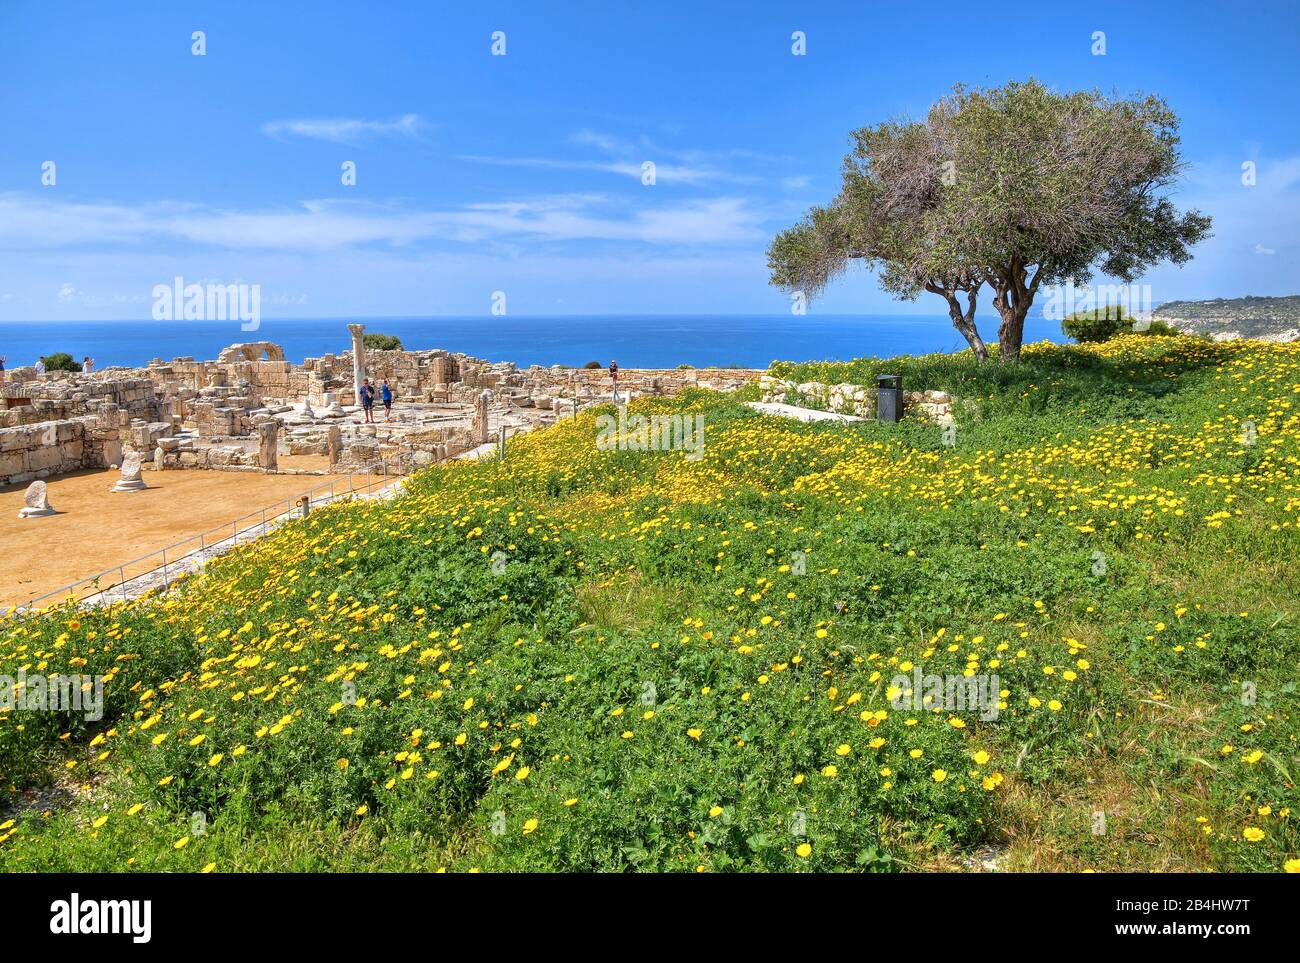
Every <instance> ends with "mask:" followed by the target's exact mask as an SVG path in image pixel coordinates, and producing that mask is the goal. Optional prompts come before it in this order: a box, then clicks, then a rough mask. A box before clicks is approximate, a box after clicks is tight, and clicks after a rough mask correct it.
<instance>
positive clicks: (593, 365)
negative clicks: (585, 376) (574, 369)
mask: <svg viewBox="0 0 1300 963" xmlns="http://www.w3.org/2000/svg"><path fill="white" fill-rule="evenodd" d="M583 367H584V368H586V369H588V370H589V371H594V370H595V369H597V368H599V367H601V364H600V362H599V361H588V362H587V363H586V364H584V365H583Z"/></svg>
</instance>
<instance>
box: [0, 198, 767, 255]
mask: <svg viewBox="0 0 1300 963" xmlns="http://www.w3.org/2000/svg"><path fill="white" fill-rule="evenodd" d="M764 219H765V218H764V215H763V214H761V213H760V212H758V211H756V210H754V209H753V208H752V207H751V206H750V204H749V203H748V202H747V201H746V200H744V199H741V198H735V197H718V198H711V199H703V200H692V201H686V202H679V203H676V204H664V205H656V204H647V205H646V206H644V207H637V206H634V205H631V204H628V203H627V202H616V201H615V200H614V199H612V198H608V197H606V196H604V195H600V194H561V195H551V196H547V197H541V198H532V199H527V200H522V201H505V202H493V203H480V204H469V205H463V206H461V207H458V208H452V209H446V210H419V209H413V208H407V207H399V206H396V205H385V204H372V203H365V202H356V201H338V200H318V201H304V202H302V203H300V204H298V205H296V206H292V207H283V208H272V209H258V210H224V209H216V208H210V207H205V206H202V205H197V204H182V203H176V202H170V201H159V202H149V203H145V204H142V205H139V206H134V207H133V206H128V205H122V204H111V203H104V204H97V203H64V202H62V201H56V200H52V199H50V198H48V197H46V196H43V195H32V194H21V193H9V194H0V249H10V250H19V251H28V250H31V249H33V248H66V247H71V246H80V245H91V244H100V245H120V244H127V245H140V246H143V245H148V244H151V243H152V244H155V245H156V244H157V243H158V242H174V241H178V240H179V241H185V242H189V243H193V244H197V245H208V246H214V247H223V248H232V249H259V248H261V249H267V248H272V249H286V250H302V251H312V250H324V249H333V248H344V247H354V246H361V245H371V244H379V245H389V246H394V247H402V246H406V245H414V244H425V243H440V242H461V243H476V242H483V241H503V242H504V241H509V240H521V241H583V240H602V241H626V242H640V243H646V244H675V245H686V246H699V245H719V244H741V243H750V242H756V241H761V240H762V239H764V238H765V237H766V232H764V231H763V230H762V229H761V225H762V223H763V221H764Z"/></svg>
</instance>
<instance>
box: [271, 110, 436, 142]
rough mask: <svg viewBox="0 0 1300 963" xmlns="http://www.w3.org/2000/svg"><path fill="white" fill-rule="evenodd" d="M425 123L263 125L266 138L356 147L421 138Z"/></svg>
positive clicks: (416, 119)
mask: <svg viewBox="0 0 1300 963" xmlns="http://www.w3.org/2000/svg"><path fill="white" fill-rule="evenodd" d="M424 127H425V122H424V121H423V120H422V119H421V117H420V115H419V114H403V115H402V116H401V117H396V118H394V119H393V120H359V119H356V118H351V117H329V118H302V119H298V120H272V121H268V122H267V123H265V124H263V125H262V133H264V134H266V136H268V137H276V138H285V137H307V138H310V139H312V140H326V141H330V142H331V143H334V144H359V143H362V142H363V141H367V140H371V139H374V138H376V137H405V138H408V139H415V138H418V137H419V136H420V132H421V130H422V129H423V128H424Z"/></svg>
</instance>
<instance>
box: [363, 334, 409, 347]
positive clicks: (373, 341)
mask: <svg viewBox="0 0 1300 963" xmlns="http://www.w3.org/2000/svg"><path fill="white" fill-rule="evenodd" d="M362 341H363V342H364V344H365V346H366V347H367V348H370V349H371V350H372V351H402V350H404V349H403V348H402V339H401V338H399V337H397V336H396V335H393V334H367V335H365V336H364V337H363V338H362Z"/></svg>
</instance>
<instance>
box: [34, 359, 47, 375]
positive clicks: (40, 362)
mask: <svg viewBox="0 0 1300 963" xmlns="http://www.w3.org/2000/svg"><path fill="white" fill-rule="evenodd" d="M36 373H37V374H38V375H43V374H45V359H44V358H37V359H36Z"/></svg>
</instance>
